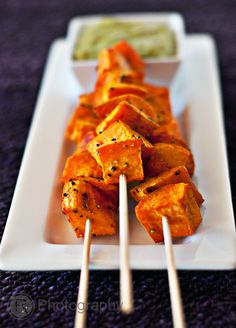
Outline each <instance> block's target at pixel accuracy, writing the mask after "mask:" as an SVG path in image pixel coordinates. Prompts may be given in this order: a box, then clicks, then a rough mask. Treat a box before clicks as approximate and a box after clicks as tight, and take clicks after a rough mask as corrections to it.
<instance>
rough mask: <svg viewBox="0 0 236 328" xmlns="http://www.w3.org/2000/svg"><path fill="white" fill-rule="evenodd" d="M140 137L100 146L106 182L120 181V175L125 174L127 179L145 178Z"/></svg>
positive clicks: (99, 153) (100, 159)
mask: <svg viewBox="0 0 236 328" xmlns="http://www.w3.org/2000/svg"><path fill="white" fill-rule="evenodd" d="M141 144H142V141H141V140H140V139H128V140H126V141H120V142H117V143H113V144H106V145H103V146H101V147H99V148H98V157H99V163H101V166H102V171H103V179H104V180H105V182H106V183H119V176H120V175H121V174H125V175H126V177H127V181H128V182H131V181H141V180H143V179H144V173H143V164H142V158H141Z"/></svg>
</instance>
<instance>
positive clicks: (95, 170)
mask: <svg viewBox="0 0 236 328" xmlns="http://www.w3.org/2000/svg"><path fill="white" fill-rule="evenodd" d="M79 177H94V178H102V170H101V168H100V166H99V165H98V164H97V162H96V161H95V159H94V158H93V157H92V156H91V154H90V152H89V151H88V150H84V151H82V152H80V153H75V154H73V155H72V156H70V157H68V159H67V161H66V165H65V168H64V171H63V173H62V179H61V181H62V183H65V182H66V181H68V180H70V179H76V178H79Z"/></svg>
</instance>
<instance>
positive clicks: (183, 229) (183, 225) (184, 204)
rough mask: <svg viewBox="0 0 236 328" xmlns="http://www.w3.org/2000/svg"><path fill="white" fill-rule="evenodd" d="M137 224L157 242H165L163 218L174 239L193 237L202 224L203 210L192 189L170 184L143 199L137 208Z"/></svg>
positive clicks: (184, 185) (179, 184) (188, 186)
mask: <svg viewBox="0 0 236 328" xmlns="http://www.w3.org/2000/svg"><path fill="white" fill-rule="evenodd" d="M135 212H136V216H137V218H138V220H139V221H140V222H141V223H142V225H143V226H144V227H145V229H146V230H147V232H148V234H149V235H150V237H151V238H152V239H153V240H154V241H155V242H156V243H158V242H162V241H163V240H164V237H163V230H162V216H166V217H167V219H168V223H169V226H170V231H171V235H172V237H185V236H191V235H192V234H193V233H194V232H195V230H196V229H197V227H198V225H199V224H200V222H201V220H202V219H201V213H200V209H199V207H198V205H197V202H196V200H195V197H194V194H193V191H192V189H191V187H190V185H188V184H186V183H178V184H170V185H167V186H164V187H161V188H160V189H158V190H156V191H154V192H152V193H151V194H149V195H148V196H146V197H144V198H143V199H142V200H141V201H140V202H139V204H138V205H137V206H136V208H135Z"/></svg>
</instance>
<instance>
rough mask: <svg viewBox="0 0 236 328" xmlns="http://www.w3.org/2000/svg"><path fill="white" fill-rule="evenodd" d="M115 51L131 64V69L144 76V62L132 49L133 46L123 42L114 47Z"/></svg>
mask: <svg viewBox="0 0 236 328" xmlns="http://www.w3.org/2000/svg"><path fill="white" fill-rule="evenodd" d="M113 49H114V50H116V51H117V52H119V53H120V54H121V55H122V56H123V57H124V58H125V59H126V61H127V62H128V63H129V65H130V67H131V68H132V69H133V70H134V71H136V72H140V73H142V74H143V75H144V61H143V59H142V58H141V56H140V55H139V54H138V52H137V51H136V50H135V49H134V48H133V47H131V45H130V44H129V43H128V42H127V41H125V40H121V41H120V42H118V43H116V44H115V45H114V46H113Z"/></svg>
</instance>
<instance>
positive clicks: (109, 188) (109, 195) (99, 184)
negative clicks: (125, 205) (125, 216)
mask: <svg viewBox="0 0 236 328" xmlns="http://www.w3.org/2000/svg"><path fill="white" fill-rule="evenodd" d="M79 179H80V180H81V181H84V182H87V183H90V184H91V185H93V186H94V187H95V189H96V190H101V191H102V193H103V195H104V196H105V197H106V199H107V201H108V200H109V202H110V203H109V204H110V207H111V208H113V209H114V210H116V208H117V206H118V191H119V190H118V186H117V185H115V184H107V183H105V181H104V180H103V179H96V178H91V177H86V178H79Z"/></svg>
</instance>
